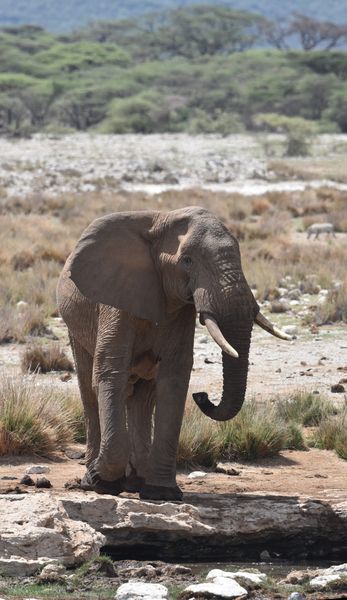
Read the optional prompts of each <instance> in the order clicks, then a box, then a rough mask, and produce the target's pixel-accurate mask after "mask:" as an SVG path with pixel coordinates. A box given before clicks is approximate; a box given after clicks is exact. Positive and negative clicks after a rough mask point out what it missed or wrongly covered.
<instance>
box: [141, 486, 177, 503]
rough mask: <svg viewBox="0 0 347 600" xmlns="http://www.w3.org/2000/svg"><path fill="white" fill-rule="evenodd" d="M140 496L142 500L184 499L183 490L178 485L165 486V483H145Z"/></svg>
mask: <svg viewBox="0 0 347 600" xmlns="http://www.w3.org/2000/svg"><path fill="white" fill-rule="evenodd" d="M140 498H141V500H169V501H170V500H171V501H181V500H182V499H183V492H182V490H181V489H180V488H179V487H178V485H175V486H173V487H164V486H163V485H151V484H149V483H145V485H143V486H142V488H141V490H140Z"/></svg>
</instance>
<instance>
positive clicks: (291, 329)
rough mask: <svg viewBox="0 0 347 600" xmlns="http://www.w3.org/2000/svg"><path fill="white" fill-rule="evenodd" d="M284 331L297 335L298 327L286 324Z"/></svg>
mask: <svg viewBox="0 0 347 600" xmlns="http://www.w3.org/2000/svg"><path fill="white" fill-rule="evenodd" d="M283 331H284V333H288V335H296V334H297V333H298V328H297V326H296V325H286V326H285V327H283Z"/></svg>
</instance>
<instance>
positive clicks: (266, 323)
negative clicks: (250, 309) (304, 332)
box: [254, 312, 293, 340]
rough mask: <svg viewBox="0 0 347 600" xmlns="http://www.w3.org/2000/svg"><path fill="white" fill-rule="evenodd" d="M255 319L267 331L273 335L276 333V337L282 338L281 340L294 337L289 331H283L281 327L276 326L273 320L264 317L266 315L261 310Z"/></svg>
mask: <svg viewBox="0 0 347 600" xmlns="http://www.w3.org/2000/svg"><path fill="white" fill-rule="evenodd" d="M254 321H255V323H257V325H259V327H262V329H265V331H267V332H268V333H271V335H274V336H275V337H278V338H280V339H281V340H291V339H293V338H292V336H291V335H288V334H287V333H284V331H281V330H280V329H278V328H277V327H275V325H273V324H272V323H271V321H269V320H268V319H267V318H266V317H264V315H262V314H261V312H258V314H257V316H256V317H255V319H254Z"/></svg>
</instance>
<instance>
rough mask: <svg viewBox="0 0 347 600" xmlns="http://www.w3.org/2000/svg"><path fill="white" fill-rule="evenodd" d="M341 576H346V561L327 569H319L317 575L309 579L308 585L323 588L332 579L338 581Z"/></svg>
mask: <svg viewBox="0 0 347 600" xmlns="http://www.w3.org/2000/svg"><path fill="white" fill-rule="evenodd" d="M341 575H342V576H343V577H346V576H347V563H343V564H341V565H334V566H332V567H329V568H328V569H324V571H321V572H320V574H319V576H318V577H314V578H313V579H311V580H310V585H311V586H312V587H315V588H324V587H325V586H326V585H327V584H328V583H331V582H333V581H339V579H341Z"/></svg>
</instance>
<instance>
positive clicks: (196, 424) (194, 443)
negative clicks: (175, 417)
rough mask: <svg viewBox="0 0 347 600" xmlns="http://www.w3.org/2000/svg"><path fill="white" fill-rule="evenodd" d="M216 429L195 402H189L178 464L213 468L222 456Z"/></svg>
mask: <svg viewBox="0 0 347 600" xmlns="http://www.w3.org/2000/svg"><path fill="white" fill-rule="evenodd" d="M216 427H217V426H216V424H215V423H214V422H213V421H211V420H210V419H206V417H205V415H203V414H202V412H201V411H200V410H199V409H198V408H197V407H196V405H195V404H193V402H188V403H187V406H186V410H185V416H184V419H183V423H182V429H181V434H180V441H179V447H178V454H177V464H178V465H180V466H184V467H186V466H191V465H194V464H197V465H201V466H206V467H210V466H212V465H213V464H214V463H215V461H216V460H217V459H218V457H219V454H220V451H219V450H220V448H219V446H220V444H219V440H218V436H217V435H216Z"/></svg>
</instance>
